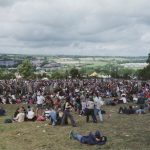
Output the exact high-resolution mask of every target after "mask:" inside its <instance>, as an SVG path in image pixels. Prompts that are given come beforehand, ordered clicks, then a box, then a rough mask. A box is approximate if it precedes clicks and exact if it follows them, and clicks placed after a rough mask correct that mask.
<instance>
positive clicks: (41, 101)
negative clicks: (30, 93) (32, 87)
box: [37, 95, 45, 104]
mask: <svg viewBox="0 0 150 150" xmlns="http://www.w3.org/2000/svg"><path fill="white" fill-rule="evenodd" d="M44 100H45V98H44V97H43V96H42V95H40V96H37V104H43V102H44Z"/></svg>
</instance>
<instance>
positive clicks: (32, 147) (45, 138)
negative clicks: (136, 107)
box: [0, 105, 150, 150]
mask: <svg viewBox="0 0 150 150" xmlns="http://www.w3.org/2000/svg"><path fill="white" fill-rule="evenodd" d="M4 107H5V108H6V109H7V115H8V116H5V117H0V150H100V149H103V150H149V148H150V119H149V118H150V113H147V114H145V115H121V114H117V111H118V107H119V106H116V107H112V106H107V107H106V106H105V110H106V111H107V112H110V113H111V114H112V116H111V117H110V118H109V119H108V118H106V116H105V121H104V122H103V123H97V124H93V123H92V122H91V123H85V117H79V116H78V115H76V114H74V117H75V120H76V122H77V125H78V127H77V128H72V127H71V126H70V125H69V126H66V127H60V126H56V127H52V126H49V125H48V124H47V122H24V123H13V124H3V120H4V119H5V118H8V117H10V116H11V115H12V114H13V113H14V111H15V109H16V107H17V106H16V105H5V106H4ZM72 129H74V130H75V131H78V132H80V133H87V132H88V131H95V130H97V129H99V130H101V131H102V132H103V134H104V135H106V136H107V137H108V142H107V144H106V145H104V146H97V145H95V146H88V145H83V144H80V143H79V142H77V141H74V140H70V139H69V137H68V134H69V131H70V130H72Z"/></svg>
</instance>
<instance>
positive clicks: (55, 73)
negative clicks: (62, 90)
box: [51, 70, 65, 79]
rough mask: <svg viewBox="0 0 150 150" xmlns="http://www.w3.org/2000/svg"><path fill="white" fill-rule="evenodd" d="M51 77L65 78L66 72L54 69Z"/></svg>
mask: <svg viewBox="0 0 150 150" xmlns="http://www.w3.org/2000/svg"><path fill="white" fill-rule="evenodd" d="M51 78H52V79H64V78H65V74H64V73H63V72H60V71H57V70H56V71H53V72H52V74H51Z"/></svg>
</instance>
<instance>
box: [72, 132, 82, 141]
mask: <svg viewBox="0 0 150 150" xmlns="http://www.w3.org/2000/svg"><path fill="white" fill-rule="evenodd" d="M82 137H83V136H82V135H80V134H75V135H74V139H75V140H77V141H79V142H81V139H82Z"/></svg>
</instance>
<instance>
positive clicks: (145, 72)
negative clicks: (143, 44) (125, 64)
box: [139, 53, 150, 80]
mask: <svg viewBox="0 0 150 150" xmlns="http://www.w3.org/2000/svg"><path fill="white" fill-rule="evenodd" d="M146 62H147V63H148V65H147V66H146V67H144V68H143V69H142V70H140V71H139V78H141V79H143V80H149V79H150V53H149V54H148V59H147V61H146Z"/></svg>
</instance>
